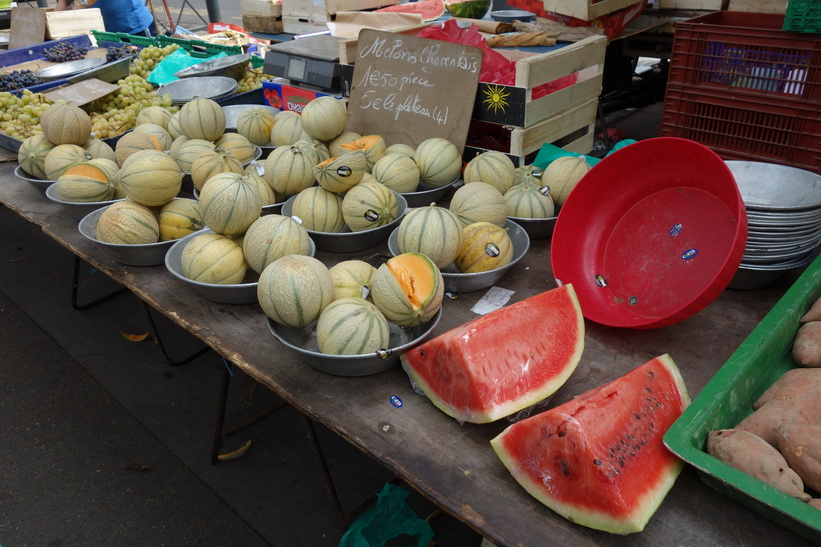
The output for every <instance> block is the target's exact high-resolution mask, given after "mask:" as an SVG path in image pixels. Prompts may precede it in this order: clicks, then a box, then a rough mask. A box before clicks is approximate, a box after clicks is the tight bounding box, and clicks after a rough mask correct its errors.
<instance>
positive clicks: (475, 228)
mask: <svg viewBox="0 0 821 547" xmlns="http://www.w3.org/2000/svg"><path fill="white" fill-rule="evenodd" d="M463 232H464V237H463V238H462V245H461V247H460V248H459V254H458V255H457V256H456V259H455V260H454V264H455V265H456V269H458V270H459V271H460V272H462V273H478V272H487V271H490V270H495V269H497V268H501V267H502V266H506V265H508V264H509V263H510V261H511V260H512V259H513V243H512V242H511V240H510V236H508V235H507V230H506V229H504V228H501V227H499V226H496V225H495V224H491V223H489V222H475V223H473V224H471V225H469V226H465V228H464V230H463Z"/></svg>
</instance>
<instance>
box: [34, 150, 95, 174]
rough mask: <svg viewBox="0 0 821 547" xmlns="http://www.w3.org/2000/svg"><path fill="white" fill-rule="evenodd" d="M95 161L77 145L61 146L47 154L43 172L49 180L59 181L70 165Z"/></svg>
mask: <svg viewBox="0 0 821 547" xmlns="http://www.w3.org/2000/svg"><path fill="white" fill-rule="evenodd" d="M91 159H93V158H92V157H91V154H89V153H88V152H86V151H85V150H84V149H83V147H81V146H78V145H76V144H59V145H57V146H55V147H54V148H52V149H51V150H49V151H48V152H47V153H46V159H45V160H44V161H43V170H44V171H45V173H46V178H47V179H48V180H57V179H58V178H59V177H60V175H62V174H63V171H65V170H66V169H68V167H69V166H70V165H74V164H75V163H79V162H81V161H88V160H91Z"/></svg>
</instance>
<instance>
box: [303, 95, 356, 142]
mask: <svg viewBox="0 0 821 547" xmlns="http://www.w3.org/2000/svg"><path fill="white" fill-rule="evenodd" d="M300 120H301V123H302V130H303V131H305V133H307V134H308V135H310V136H311V137H313V138H315V139H318V140H321V141H330V140H332V139H334V138H336V137H338V136H339V135H340V134H342V132H343V131H344V130H345V122H347V121H348V111H347V109H346V108H345V103H343V102H342V101H340V100H339V99H335V98H333V97H317V98H315V99H314V100H312V101H310V102H308V104H306V105H305V107H304V108H303V109H302V115H301V117H300Z"/></svg>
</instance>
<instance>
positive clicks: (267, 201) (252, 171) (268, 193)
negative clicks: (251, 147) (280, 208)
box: [242, 164, 282, 207]
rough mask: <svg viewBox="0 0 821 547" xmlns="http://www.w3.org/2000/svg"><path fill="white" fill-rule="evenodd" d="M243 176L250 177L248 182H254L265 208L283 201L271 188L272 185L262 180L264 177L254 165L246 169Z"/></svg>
mask: <svg viewBox="0 0 821 547" xmlns="http://www.w3.org/2000/svg"><path fill="white" fill-rule="evenodd" d="M242 174H243V175H245V176H246V177H248V180H250V181H251V182H253V183H254V185H255V186H256V187H257V191H259V197H260V198H261V199H262V206H263V207H265V206H266V205H274V204H275V203H279V202H281V201H282V196H281V195H279V194H277V193H276V192H274V189H273V188H271V185H270V184H268V183H267V182H266V181H265V179H264V178H262V175H260V174H259V173H258V172H257V170H256V168H255V166H254V165H253V164H252V165H249V166H248V167H246V168H245V170H244V171H243V172H242Z"/></svg>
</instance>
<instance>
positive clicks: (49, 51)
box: [43, 42, 88, 63]
mask: <svg viewBox="0 0 821 547" xmlns="http://www.w3.org/2000/svg"><path fill="white" fill-rule="evenodd" d="M86 53H88V48H86V47H82V46H78V45H77V44H75V43H74V42H57V43H56V44H54V45H53V46H51V47H50V48H46V49H44V50H43V54H44V55H45V57H46V60H48V61H51V62H53V63H64V62H66V61H77V60H79V59H83V58H85V56H86Z"/></svg>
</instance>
